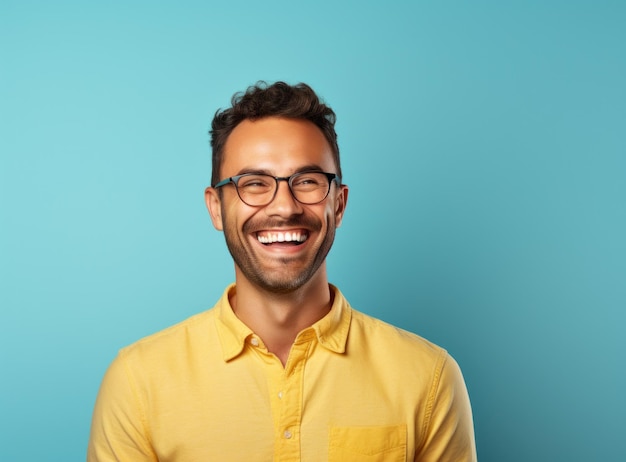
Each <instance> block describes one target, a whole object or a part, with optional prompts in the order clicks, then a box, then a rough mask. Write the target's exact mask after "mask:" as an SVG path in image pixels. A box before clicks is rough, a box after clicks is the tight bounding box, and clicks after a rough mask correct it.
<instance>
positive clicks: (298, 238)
mask: <svg viewBox="0 0 626 462" xmlns="http://www.w3.org/2000/svg"><path fill="white" fill-rule="evenodd" d="M256 237H257V239H258V241H259V242H260V243H261V244H265V245H270V244H275V243H277V242H279V243H291V244H293V245H299V244H302V243H303V242H304V241H306V240H307V239H308V238H309V233H308V232H307V231H260V232H258V233H257V235H256Z"/></svg>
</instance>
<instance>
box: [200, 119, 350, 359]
mask: <svg viewBox="0 0 626 462" xmlns="http://www.w3.org/2000/svg"><path fill="white" fill-rule="evenodd" d="M310 169H317V170H322V171H325V172H330V173H335V172H336V171H337V168H336V166H335V163H334V161H333V157H332V153H331V149H330V146H329V144H328V142H327V141H326V139H325V138H324V135H323V134H322V132H321V131H320V130H319V128H318V127H317V126H315V125H314V124H313V123H311V122H308V121H305V120H298V119H285V118H279V117H266V118H263V119H260V120H256V121H251V120H245V121H243V122H241V123H240V124H239V125H238V126H237V127H235V129H234V130H233V131H232V133H231V135H230V136H229V138H228V140H227V142H226V145H225V149H224V162H223V164H222V168H221V172H220V178H227V177H230V176H234V175H239V174H242V173H246V172H253V171H256V172H263V173H268V174H270V175H274V176H281V177H286V176H289V175H292V174H293V173H296V172H298V171H302V170H310ZM221 189H222V195H221V196H220V194H219V193H218V191H216V190H215V189H213V188H207V190H206V192H205V198H206V203H207V208H208V210H209V213H210V215H211V219H212V222H213V225H214V226H215V228H216V229H218V230H220V231H223V232H224V235H225V239H226V243H227V245H228V249H229V251H230V253H231V255H232V256H233V260H234V262H235V279H236V283H237V291H236V296H235V297H233V298H232V299H231V305H232V306H233V309H234V310H235V313H236V314H237V316H238V317H239V318H240V319H241V320H242V321H243V322H244V323H245V324H246V325H248V326H249V327H250V328H251V329H252V330H253V331H255V333H257V334H258V335H259V336H260V337H261V338H262V340H263V341H264V343H265V344H266V346H267V347H268V349H269V350H270V351H272V352H273V353H275V354H276V355H277V356H278V357H279V358H280V359H281V361H282V362H283V364H284V363H285V362H286V360H287V357H288V353H289V349H290V347H291V344H292V343H293V340H294V339H295V337H296V335H297V334H298V332H299V331H300V330H302V329H303V328H305V327H308V326H309V325H311V324H313V323H314V322H316V321H317V320H319V319H321V318H322V317H323V316H324V315H325V314H326V313H327V312H328V309H329V308H330V305H331V302H332V300H331V299H330V290H329V288H328V281H327V274H326V262H325V260H326V255H327V254H328V251H329V250H330V248H331V246H332V243H333V241H334V237H335V229H336V228H337V227H338V226H339V225H340V224H341V220H342V218H343V214H344V211H345V206H346V202H347V198H348V188H347V187H346V186H345V185H342V186H337V184H336V183H333V184H332V185H331V189H330V192H329V195H328V197H327V198H326V199H325V200H324V201H322V202H321V203H319V204H314V205H304V204H300V203H299V202H297V201H296V200H295V199H294V198H293V196H292V195H291V193H290V191H289V187H288V185H287V183H286V182H280V183H279V188H278V191H277V193H276V197H275V198H274V200H273V201H272V202H271V203H270V204H268V205H266V206H264V207H250V206H248V205H246V204H244V203H243V202H242V201H241V200H240V199H239V197H238V196H237V192H236V190H235V187H234V186H232V185H228V186H225V187H223V188H221ZM286 231H289V232H298V233H300V234H306V235H308V238H307V240H306V241H305V242H303V243H301V244H299V245H294V244H293V243H275V244H271V245H265V244H261V243H260V242H259V241H258V239H257V233H277V232H286Z"/></svg>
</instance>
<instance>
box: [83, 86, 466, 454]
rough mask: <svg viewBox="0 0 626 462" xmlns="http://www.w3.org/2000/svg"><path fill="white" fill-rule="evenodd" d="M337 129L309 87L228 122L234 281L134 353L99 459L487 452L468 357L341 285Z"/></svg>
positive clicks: (224, 213) (96, 437) (216, 140)
mask: <svg viewBox="0 0 626 462" xmlns="http://www.w3.org/2000/svg"><path fill="white" fill-rule="evenodd" d="M334 123H335V114H334V112H333V111H332V110H331V109H330V108H329V107H328V106H326V105H325V104H324V103H323V102H321V101H320V100H319V98H318V97H317V95H316V94H315V93H314V92H313V90H312V89H311V88H310V87H308V86H307V85H304V84H299V85H295V86H289V85H287V84H285V83H283V82H277V83H275V84H273V85H270V86H267V85H265V84H258V85H256V86H254V87H251V88H249V89H248V90H247V92H246V93H244V94H238V95H235V97H233V101H232V107H231V108H229V109H226V110H222V111H218V113H217V114H216V115H215V118H214V120H213V123H212V130H211V135H212V138H211V146H212V149H213V176H212V186H211V187H209V188H207V189H206V192H205V197H206V204H207V207H208V210H209V213H210V215H211V220H212V222H213V225H214V226H215V228H216V229H218V230H220V231H223V232H224V236H225V238H226V243H227V246H228V249H229V250H230V253H231V255H232V257H233V260H234V262H235V284H233V285H231V286H230V287H228V288H227V289H226V291H225V293H224V295H223V296H222V298H221V299H220V300H219V301H218V302H217V304H216V305H215V307H214V308H213V309H211V310H209V311H207V312H204V313H200V314H198V315H196V316H194V317H192V318H190V319H187V320H186V321H183V322H182V323H180V324H178V325H176V326H173V327H170V328H169V329H166V330H164V331H162V332H159V333H157V334H154V335H152V336H149V337H147V338H144V339H143V340H140V341H139V342H137V343H135V344H134V345H131V346H130V347H127V348H124V349H122V350H121V351H120V353H119V355H118V357H117V358H116V359H115V361H113V363H112V364H111V366H110V368H109V370H108V371H107V374H106V376H105V378H104V380H103V383H102V386H101V389H100V393H99V396H98V399H97V403H96V407H95V410H94V415H93V422H92V429H91V438H90V442H89V449H88V460H89V461H113V460H119V461H157V460H158V461H205V462H208V461H244V460H250V461H272V460H274V461H278V460H280V461H343V462H346V461H409V460H416V461H429V462H430V461H450V462H452V461H454V462H460V461H462V462H465V461H475V460H476V450H475V445H474V435H473V426H472V416H471V409H470V405H469V400H468V396H467V391H466V389H465V384H464V382H463V378H462V376H461V372H460V370H459V368H458V366H457V364H456V363H455V362H454V360H453V359H452V358H451V357H450V356H449V355H448V354H447V353H446V352H445V351H444V350H443V349H441V348H439V347H437V346H435V345H433V344H431V343H429V342H427V341H426V340H424V339H422V338H420V337H418V336H416V335H414V334H411V333H408V332H405V331H402V330H400V329H397V328H395V327H392V326H390V325H388V324H385V323H383V322H382V321H379V320H376V319H373V318H370V317H368V316H366V315H364V314H362V313H360V312H357V311H355V310H353V309H352V308H351V307H350V305H349V304H348V302H347V301H346V299H345V298H344V297H343V295H342V294H341V292H340V291H339V290H338V289H337V288H336V287H334V286H332V285H329V283H328V280H327V273H326V255H327V254H328V251H329V250H330V248H331V246H332V243H333V240H334V236H335V229H336V228H337V227H339V225H340V224H341V220H342V218H343V215H344V212H345V209H346V203H347V199H348V188H347V187H346V186H345V185H344V184H343V183H342V181H341V168H340V162H339V148H338V146H337V136H336V133H335V129H334Z"/></svg>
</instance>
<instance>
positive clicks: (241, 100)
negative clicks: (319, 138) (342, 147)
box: [209, 81, 341, 185]
mask: <svg viewBox="0 0 626 462" xmlns="http://www.w3.org/2000/svg"><path fill="white" fill-rule="evenodd" d="M231 104H232V107H230V108H228V109H220V110H218V111H217V112H216V113H215V117H213V122H212V123H211V131H210V132H209V133H210V134H211V149H212V151H213V166H212V168H213V173H212V176H211V184H212V185H214V184H216V183H217V182H219V181H220V179H221V178H220V177H219V176H220V168H221V166H222V161H223V155H224V145H225V144H226V140H227V139H228V137H229V136H230V134H231V132H232V131H233V130H234V129H235V127H236V126H237V125H238V124H239V123H240V122H242V121H244V120H246V119H250V120H258V119H261V118H263V117H272V116H273V117H286V118H290V119H303V120H308V121H310V122H312V123H314V124H315V125H317V127H319V129H320V130H321V131H322V133H323V134H324V137H326V140H327V141H328V144H330V147H331V150H332V153H333V159H334V161H335V164H336V165H337V172H336V173H337V174H338V175H339V176H341V165H340V163H339V146H338V144H337V133H336V132H335V120H336V116H335V112H334V111H333V110H332V109H331V108H330V107H328V106H326V104H324V102H323V101H322V100H321V99H320V98H319V97H318V96H317V94H316V93H315V92H314V91H313V89H312V88H311V87H309V86H308V85H307V84H305V83H299V84H297V85H288V84H286V83H285V82H276V83H273V84H271V85H268V84H267V83H265V82H262V81H261V82H257V83H256V85H253V86H250V87H248V89H247V90H246V91H245V93H243V92H240V93H235V95H234V96H233V97H232V100H231Z"/></svg>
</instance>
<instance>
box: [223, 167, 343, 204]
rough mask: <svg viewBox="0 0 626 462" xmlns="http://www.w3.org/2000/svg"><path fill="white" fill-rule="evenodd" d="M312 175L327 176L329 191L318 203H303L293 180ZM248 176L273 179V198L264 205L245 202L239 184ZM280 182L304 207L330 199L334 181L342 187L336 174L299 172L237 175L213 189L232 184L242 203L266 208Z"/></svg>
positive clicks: (225, 179)
mask: <svg viewBox="0 0 626 462" xmlns="http://www.w3.org/2000/svg"><path fill="white" fill-rule="evenodd" d="M311 173H321V174H322V175H325V176H326V178H328V190H327V191H326V194H324V197H323V198H322V199H320V200H319V201H317V202H302V201H301V200H300V199H298V198H297V197H296V195H295V194H294V192H293V189H292V184H293V180H294V179H295V178H298V177H300V176H302V175H307V174H311ZM246 176H266V177H268V178H273V179H274V181H276V187H275V188H274V194H272V198H271V199H270V200H269V201H267V202H266V203H264V204H262V205H252V204H248V203H247V202H246V201H244V200H243V198H242V197H241V194H239V186H238V183H239V180H240V179H241V178H244V177H246ZM280 181H286V182H287V185H288V186H289V192H290V193H291V197H293V198H294V199H295V200H296V201H297V202H299V203H301V204H304V205H315V204H319V203H320V202H323V201H324V200H325V199H326V198H327V197H328V194H329V193H330V187H331V185H332V183H333V181H335V182H336V183H337V186H340V185H341V177H340V176H339V175H337V174H336V173H328V172H318V171H308V172H297V173H294V174H293V175H290V176H273V175H269V174H267V173H243V174H241V175H235V176H231V177H228V178H224V179H223V180H222V181H220V182H218V183H216V184H215V185H214V186H213V189H218V188H221V187H222V186H226V185H227V184H232V185H233V186H234V187H235V190H236V191H237V196H238V197H239V199H240V200H241V202H243V203H244V204H246V205H248V206H249V207H265V206H266V205H268V204H271V203H272V201H273V200H274V198H275V197H276V193H277V192H278V183H279V182H280Z"/></svg>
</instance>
